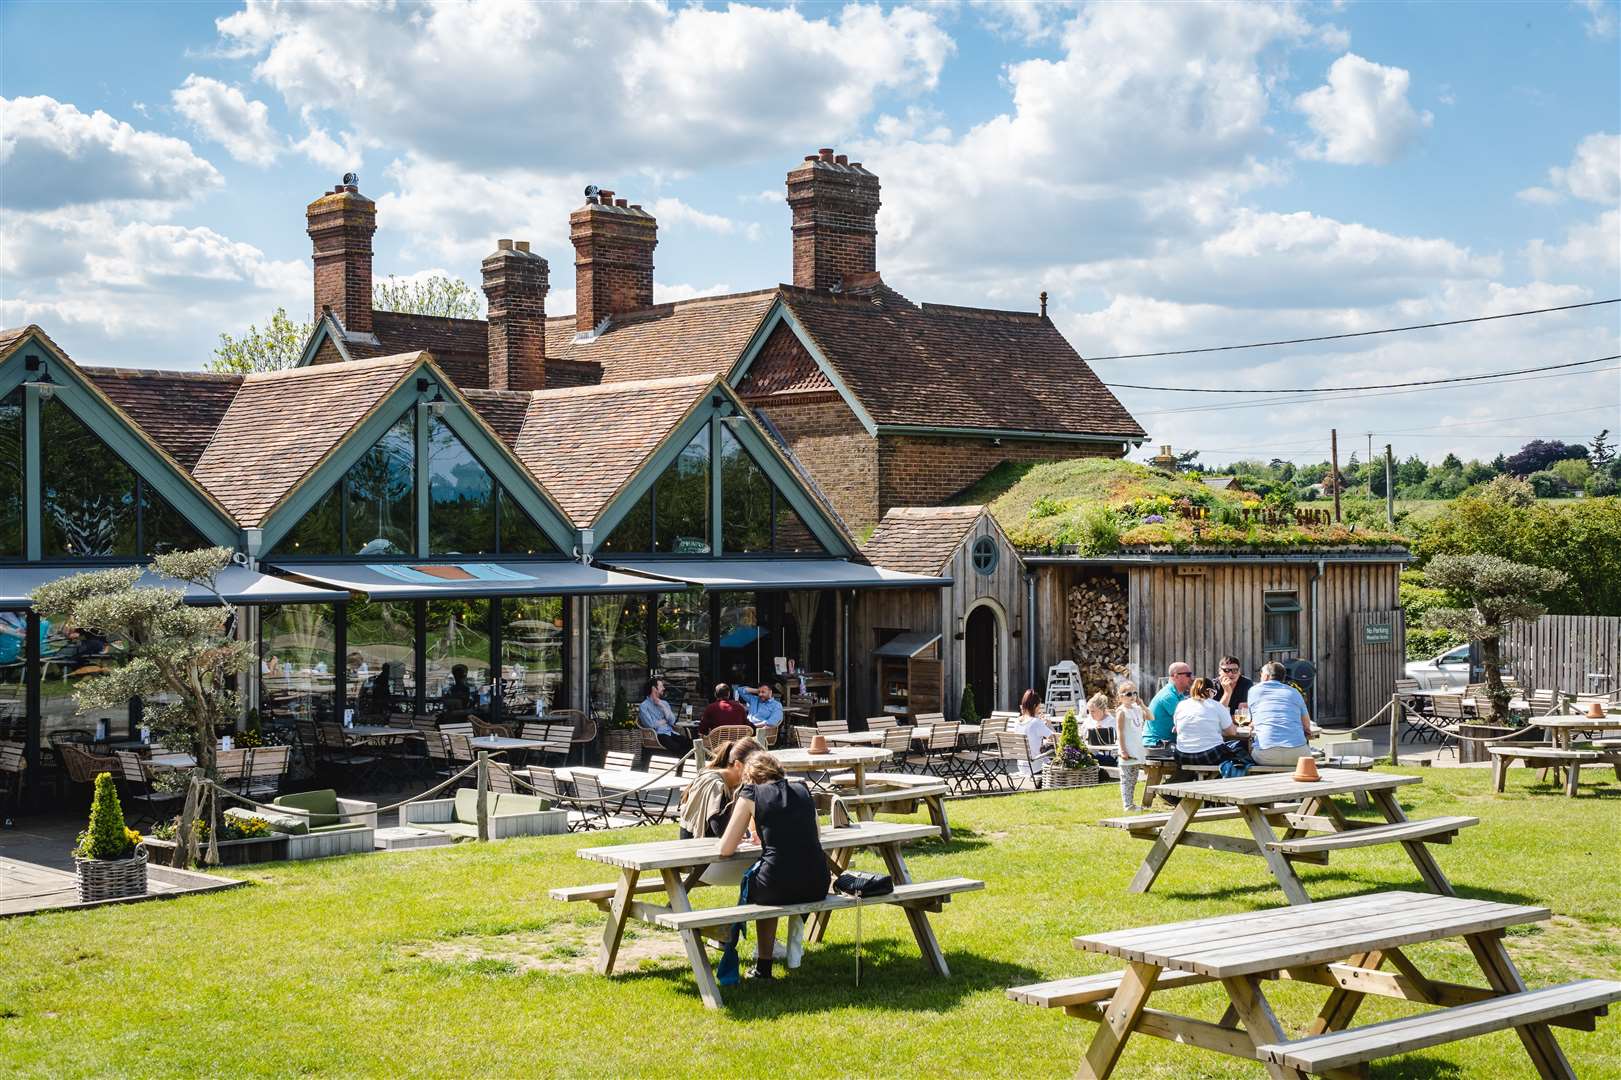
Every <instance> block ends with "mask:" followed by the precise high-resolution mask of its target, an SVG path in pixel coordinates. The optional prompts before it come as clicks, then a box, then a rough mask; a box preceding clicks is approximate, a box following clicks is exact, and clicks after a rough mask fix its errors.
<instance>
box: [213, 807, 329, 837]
mask: <svg viewBox="0 0 1621 1080" xmlns="http://www.w3.org/2000/svg"><path fill="white" fill-rule="evenodd" d="M225 816H226V817H228V818H259V819H261V820H263V821H265V822H268V823H269V825H270V828H271V829H272V831H274V832H279V833H292V834H294V835H297V834H299V833H305V832H308V831H309V828H310V824H309V822H308V821H306V820H305V819H304V818H303V817H301V816H300V815H298V814H276V813H272V812H271V811H269V810H245V809H243V808H242V807H240V806H233V807H231V808H230V809H229V810H227V811H225Z"/></svg>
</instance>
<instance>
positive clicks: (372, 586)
mask: <svg viewBox="0 0 1621 1080" xmlns="http://www.w3.org/2000/svg"><path fill="white" fill-rule="evenodd" d="M275 569H277V570H279V571H281V572H282V573H284V574H291V575H293V576H294V577H298V578H303V579H304V580H305V581H313V582H315V583H317V584H319V585H328V586H331V587H332V588H334V589H344V590H346V591H348V592H356V593H365V594H366V595H367V596H368V597H370V598H371V599H373V600H433V599H442V600H454V599H457V598H459V597H469V596H562V595H574V594H579V593H634V592H670V591H672V586H671V585H670V584H669V583H668V582H664V581H652V580H649V579H648V578H645V577H632V576H631V575H629V574H616V573H614V572H613V571H612V570H606V569H604V568H602V567H600V566H587V565H585V564H584V563H577V562H571V561H568V560H564V559H546V560H537V561H535V562H507V563H495V562H465V563H345V562H298V563H293V562H279V563H277V564H276V566H275Z"/></svg>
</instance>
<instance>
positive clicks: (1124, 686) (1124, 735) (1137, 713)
mask: <svg viewBox="0 0 1621 1080" xmlns="http://www.w3.org/2000/svg"><path fill="white" fill-rule="evenodd" d="M1114 724H1115V731H1116V734H1117V736H1118V738H1119V740H1120V759H1119V764H1120V805H1121V807H1122V808H1124V809H1125V811H1126V812H1127V813H1128V814H1130V813H1135V812H1136V811H1138V810H1145V809H1147V807H1144V806H1138V805H1137V773H1138V771H1139V770H1140V769H1141V768H1142V766H1143V765H1144V764H1145V763H1146V762H1147V760H1148V751H1147V750H1145V749H1144V748H1143V732H1144V731H1145V730H1146V729H1147V727H1148V710H1147V709H1146V708H1145V707H1144V706H1143V702H1142V695H1140V694H1139V693H1138V692H1137V684H1136V683H1134V682H1123V683H1121V684H1120V686H1119V688H1118V689H1117V690H1116V691H1115V710H1114ZM1143 801H1144V802H1147V801H1148V800H1147V796H1146V793H1145V795H1144V800H1143Z"/></svg>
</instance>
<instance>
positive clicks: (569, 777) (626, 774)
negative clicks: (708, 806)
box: [520, 765, 692, 793]
mask: <svg viewBox="0 0 1621 1080" xmlns="http://www.w3.org/2000/svg"><path fill="white" fill-rule="evenodd" d="M520 771H524V770H520ZM552 773H553V775H554V776H556V777H557V778H558V779H559V780H565V781H569V782H571V783H572V782H573V780H574V777H575V776H576V775H585V776H589V777H592V778H593V779H595V780H596V782H597V783H599V784H601V785H602V786H603V788H605V789H606V790H608V791H630V790H632V789H636V790H639V791H657V792H661V793H663V792H672V791H685V790H686V787H687V785H688V784H690V783H692V778H691V777H688V776H676V775H674V774H669V775H662V774H660V773H654V772H647V771H646V770H643V769H599V768H597V767H595V766H592V765H570V766H568V767H567V768H562V769H554V770H552Z"/></svg>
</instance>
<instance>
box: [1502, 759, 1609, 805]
mask: <svg viewBox="0 0 1621 1080" xmlns="http://www.w3.org/2000/svg"><path fill="white" fill-rule="evenodd" d="M1486 752H1487V753H1489V754H1491V756H1492V790H1493V791H1497V792H1501V791H1502V790H1503V786H1504V784H1505V783H1506V782H1507V780H1508V767H1509V766H1510V765H1511V764H1513V763H1514V762H1515V761H1516V760H1523V761H1524V762H1525V764H1526V767H1527V768H1531V769H1564V770H1565V794H1566V795H1567V796H1569V797H1570V798H1572V799H1574V798H1575V797H1576V783H1577V779H1578V776H1579V774H1580V772H1581V769H1582V767H1583V766H1585V765H1609V766H1612V767H1614V769H1615V775H1616V779H1618V780H1621V752H1618V751H1615V750H1608V749H1594V750H1566V749H1563V748H1561V747H1557V746H1488V747H1486Z"/></svg>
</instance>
